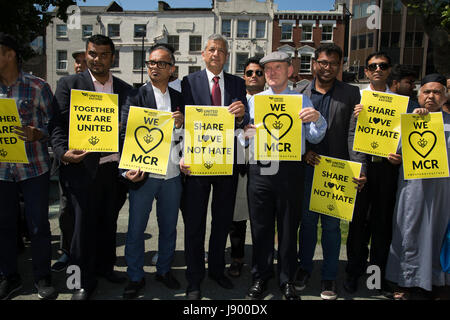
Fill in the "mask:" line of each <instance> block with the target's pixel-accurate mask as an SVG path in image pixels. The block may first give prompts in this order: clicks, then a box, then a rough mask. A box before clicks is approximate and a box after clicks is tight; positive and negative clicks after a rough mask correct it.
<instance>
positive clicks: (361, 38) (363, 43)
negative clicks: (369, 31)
mask: <svg viewBox="0 0 450 320" xmlns="http://www.w3.org/2000/svg"><path fill="white" fill-rule="evenodd" d="M358 38H359V47H358V48H359V49H365V48H366V35H365V34H360V35H359V36H358Z"/></svg>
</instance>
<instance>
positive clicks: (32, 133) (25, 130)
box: [14, 126, 44, 142]
mask: <svg viewBox="0 0 450 320" xmlns="http://www.w3.org/2000/svg"><path fill="white" fill-rule="evenodd" d="M14 133H15V134H17V136H18V137H19V139H20V140H23V141H27V142H35V141H38V140H41V139H42V137H43V136H44V134H43V133H42V131H41V130H39V129H38V128H36V127H32V126H22V127H18V126H15V127H14Z"/></svg>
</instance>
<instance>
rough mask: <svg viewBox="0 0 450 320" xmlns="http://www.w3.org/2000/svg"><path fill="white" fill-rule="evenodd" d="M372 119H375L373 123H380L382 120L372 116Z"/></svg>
mask: <svg viewBox="0 0 450 320" xmlns="http://www.w3.org/2000/svg"><path fill="white" fill-rule="evenodd" d="M372 120H373V123H378V122H380V120H381V119H380V118H372Z"/></svg>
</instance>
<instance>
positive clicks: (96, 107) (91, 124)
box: [69, 89, 119, 152]
mask: <svg viewBox="0 0 450 320" xmlns="http://www.w3.org/2000/svg"><path fill="white" fill-rule="evenodd" d="M118 99H119V97H118V95H117V94H110V93H102V92H93V91H82V90H74V89H72V90H71V94H70V122H69V149H75V150H85V151H91V152H118V151H119V102H118V101H119V100H118Z"/></svg>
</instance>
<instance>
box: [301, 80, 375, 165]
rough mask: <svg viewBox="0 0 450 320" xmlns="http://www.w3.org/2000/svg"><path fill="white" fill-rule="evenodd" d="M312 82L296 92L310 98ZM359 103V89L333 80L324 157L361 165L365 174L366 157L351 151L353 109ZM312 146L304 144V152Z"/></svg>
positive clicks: (354, 119)
mask: <svg viewBox="0 0 450 320" xmlns="http://www.w3.org/2000/svg"><path fill="white" fill-rule="evenodd" d="M311 89H312V81H311V82H309V83H307V84H302V85H300V86H299V87H298V88H296V91H298V92H299V93H302V94H304V95H306V96H308V97H311ZM360 101H361V96H360V94H359V88H358V87H356V86H353V85H349V84H347V83H345V82H342V81H339V80H337V79H336V80H335V84H334V90H333V93H332V96H331V100H330V107H329V109H328V120H327V123H328V128H327V133H326V135H325V137H324V139H327V141H328V154H324V156H330V157H335V158H339V159H344V160H352V161H356V162H360V163H362V166H363V168H362V172H363V173H365V172H366V166H367V161H366V155H365V154H363V153H360V152H356V151H353V140H354V135H355V127H356V118H355V117H353V109H354V107H355V105H357V104H358V103H359V102H360ZM315 146H316V145H314V144H310V143H308V142H307V143H306V150H313V151H314V150H315Z"/></svg>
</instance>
